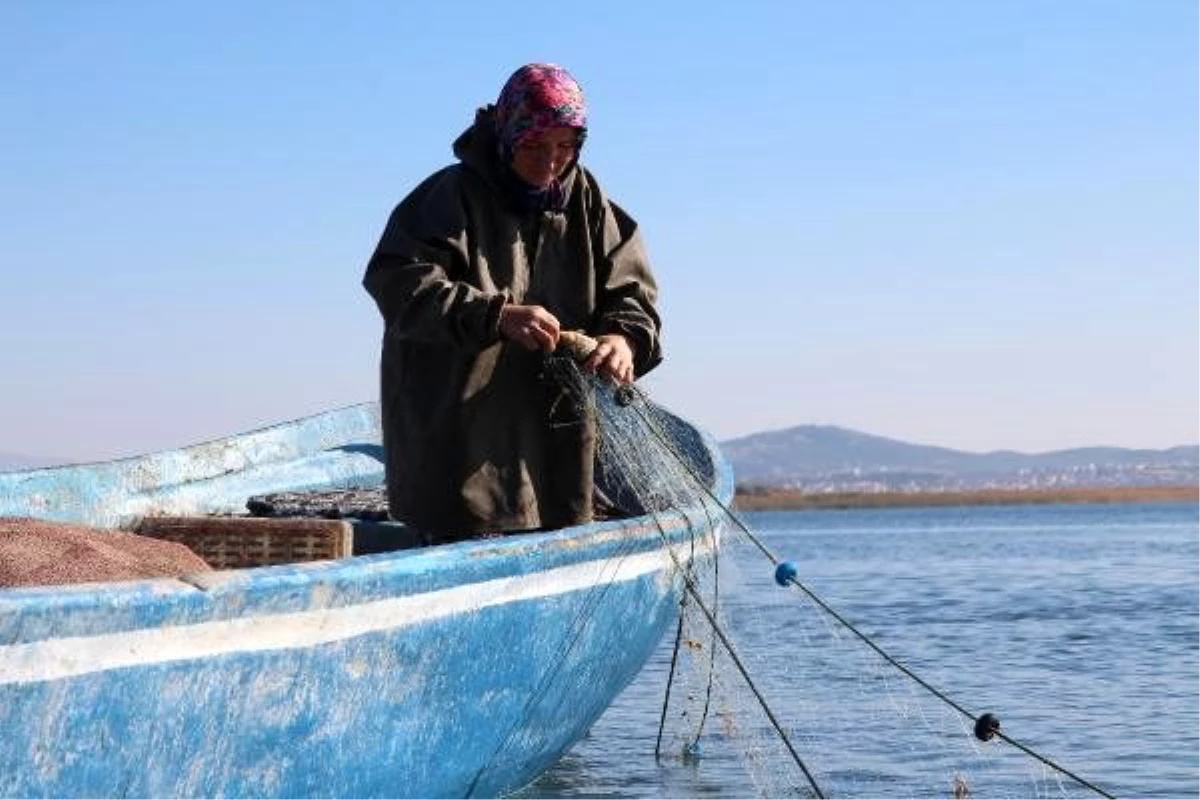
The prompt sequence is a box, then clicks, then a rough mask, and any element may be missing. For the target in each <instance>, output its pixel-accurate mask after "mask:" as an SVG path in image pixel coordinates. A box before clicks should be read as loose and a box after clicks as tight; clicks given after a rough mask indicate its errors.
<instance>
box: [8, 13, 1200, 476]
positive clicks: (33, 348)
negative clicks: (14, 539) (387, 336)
mask: <svg viewBox="0 0 1200 800" xmlns="http://www.w3.org/2000/svg"><path fill="white" fill-rule="evenodd" d="M1197 28H1198V20H1197V6H1196V3H1195V2H1191V1H1189V2H1183V1H1182V0H1178V1H1176V0H1154V2H1141V1H1140V0H1127V1H1126V2H1104V0H1056V1H1055V2H1019V1H1012V0H1005V1H1004V2H1000V1H999V0H996V1H995V2H957V1H954V2H952V1H950V0H947V2H920V1H918V0H913V1H912V2H894V3H893V2H882V1H881V0H875V1H874V2H836V3H834V2H816V0H792V1H790V2H778V3H770V2H747V3H738V4H721V5H720V6H706V5H704V4H696V3H691V2H689V3H671V2H663V3H648V2H629V3H625V2H610V3H605V4H602V5H600V6H589V7H586V8H585V7H578V8H576V7H575V6H572V5H570V4H567V5H560V6H554V5H545V4H542V5H536V4H535V5H528V4H511V3H491V2H487V3H484V2H481V3H454V2H443V3H402V2H366V1H365V0H351V1H350V2H338V3H333V2H320V3H318V2H283V1H282V0H278V1H277V2H271V1H269V0H260V1H259V2H249V3H244V2H220V1H218V0H205V2H182V1H180V2H165V3H164V2H132V0H113V2H107V3H93V2H71V1H70V0H55V1H54V2H35V0H10V2H5V3H2V4H0V87H2V91H0V96H3V98H4V101H3V105H2V108H3V110H0V341H2V342H4V346H3V348H2V350H0V352H2V355H0V387H2V388H0V451H8V452H17V453H24V454H27V455H49V456H59V457H69V458H76V459H98V458H107V457H116V456H123V455H131V454H135V453H138V452H142V451H146V450H154V449H160V448H166V447H173V446H177V445H183V444H189V443H192V442H195V441H200V440H205V439H210V438H214V437H217V436H221V435H224V434H226V433H232V432H235V431H240V430H246V429H250V428H254V427H259V426H262V425H266V424H271V423H273V422H277V421H282V420H284V419H292V418H296V417H299V416H303V415H306V414H309V413H314V412H317V411H320V410H323V409H326V408H330V407H334V406H340V405H347V404H351V403H355V402H359V401H362V400H368V399H372V398H374V397H375V396H376V392H377V385H376V374H377V373H376V365H377V362H378V346H379V335H380V332H381V323H380V320H379V319H378V316H377V313H376V311H375V308H374V306H373V304H372V303H371V302H370V299H369V298H368V296H367V295H366V294H365V292H363V290H362V289H361V286H360V280H361V276H362V271H363V268H364V266H365V264H366V261H367V258H368V257H369V255H370V253H371V250H372V249H373V247H374V245H375V242H376V240H377V239H378V236H379V233H380V232H381V230H382V226H383V223H384V221H385V219H386V217H387V215H388V213H389V211H390V210H391V208H392V206H393V205H394V204H395V203H396V202H397V201H398V200H399V199H400V198H401V197H403V195H404V194H405V193H406V192H407V191H408V190H409V189H411V188H412V187H413V186H415V185H416V183H417V182H419V181H420V180H421V179H422V178H424V177H425V176H426V175H427V174H428V173H430V172H432V171H433V170H435V169H438V168H439V167H441V166H443V165H445V164H446V163H448V162H449V160H450V158H451V154H450V142H451V141H452V139H453V138H454V137H455V136H456V135H457V134H458V133H459V132H460V131H461V130H462V129H463V128H464V127H465V126H466V125H467V124H468V123H469V121H470V120H471V117H472V115H473V112H474V109H475V108H476V107H477V106H479V105H482V104H484V103H487V102H490V101H491V100H493V99H494V97H495V95H496V93H497V92H498V90H499V88H500V86H501V84H502V83H503V81H504V79H505V78H506V77H507V76H508V74H509V73H510V72H511V71H512V70H513V69H515V68H516V67H517V66H519V65H520V64H522V63H525V62H529V61H554V62H557V63H560V64H563V65H564V66H566V67H568V68H569V69H570V70H571V71H572V72H573V73H574V74H575V75H576V77H577V78H578V79H579V80H580V82H581V83H582V85H583V87H584V91H585V93H586V95H587V97H588V101H589V109H590V116H591V126H590V127H591V135H590V137H589V139H588V144H587V149H586V151H585V154H584V160H585V162H586V163H587V164H588V165H589V166H590V167H591V168H592V169H593V171H595V172H596V173H597V174H598V176H599V177H600V179H601V181H602V182H603V183H604V184H605V185H606V188H607V190H608V192H609V193H610V194H611V195H612V197H613V198H614V199H616V201H617V202H619V203H620V204H622V205H623V206H624V207H625V208H626V209H627V210H628V211H629V212H630V213H632V214H633V215H634V217H635V218H637V219H638V220H639V222H640V224H641V226H642V229H643V233H644V235H645V238H646V241H647V244H648V247H649V249H650V253H651V256H652V258H653V261H654V265H655V269H656V271H657V274H658V276H659V280H660V283H661V290H662V311H663V315H664V318H665V334H664V335H665V343H666V348H667V361H666V362H665V363H664V365H663V366H662V367H660V369H659V370H658V371H657V372H656V373H655V374H654V375H652V376H651V377H650V378H649V379H648V380H647V382H646V383H645V387H646V389H647V390H648V391H649V392H650V393H651V395H652V396H654V397H656V398H657V399H658V400H659V401H661V402H663V403H664V404H666V405H668V406H669V407H671V408H673V409H674V410H676V411H678V412H680V413H682V414H684V415H685V416H687V417H689V418H691V419H692V420H694V421H696V422H698V423H700V424H701V425H703V426H705V427H706V428H708V429H709V430H710V431H712V432H713V433H714V434H716V435H717V436H718V437H720V438H722V439H724V438H730V437H733V436H738V435H743V434H747V433H752V432H757V431H761V430H770V429H777V428H785V427H790V426H792V425H798V424H803V423H825V424H836V425H842V426H846V427H851V428H856V429H859V430H863V431H866V432H869V433H875V434H879V435H883V436H890V437H894V438H899V439H905V440H908V441H915V442H920V443H925V444H936V445H943V446H948V447H956V448H962V449H967V450H990V449H999V448H1012V449H1018V450H1025V451H1035V452H1040V451H1044V450H1051V449H1058V448H1064V447H1072V446H1083V445H1098V444H1111V445H1122V446H1131V447H1164V446H1170V445H1174V444H1184V443H1194V442H1196V441H1197V440H1198V439H1200V435H1198V431H1197V427H1198V423H1197V418H1198V415H1200V376H1198V366H1197V364H1198V363H1200V317H1198V310H1200V287H1198V274H1200V271H1198V260H1200V259H1198V239H1200V236H1198V228H1197V219H1198V214H1200V207H1198V170H1200V165H1198V159H1197V144H1198V130H1197V97H1198V86H1197Z"/></svg>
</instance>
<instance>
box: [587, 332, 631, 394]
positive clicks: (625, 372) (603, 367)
mask: <svg viewBox="0 0 1200 800" xmlns="http://www.w3.org/2000/svg"><path fill="white" fill-rule="evenodd" d="M583 368H584V370H586V371H587V372H598V373H600V374H601V375H607V376H608V377H610V378H612V379H613V380H614V381H616V382H617V383H632V382H633V348H632V347H630V346H629V340H628V339H626V338H625V337H624V336H622V335H621V334H619V333H606V334H604V335H603V336H597V337H596V349H595V350H593V351H592V354H591V355H590V356H588V359H587V361H585V362H583Z"/></svg>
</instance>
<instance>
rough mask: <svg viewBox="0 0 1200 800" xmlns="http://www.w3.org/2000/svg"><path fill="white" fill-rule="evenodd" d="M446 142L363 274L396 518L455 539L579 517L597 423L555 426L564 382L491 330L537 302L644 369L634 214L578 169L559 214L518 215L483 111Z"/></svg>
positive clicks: (653, 332)
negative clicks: (450, 144) (509, 307)
mask: <svg viewBox="0 0 1200 800" xmlns="http://www.w3.org/2000/svg"><path fill="white" fill-rule="evenodd" d="M454 153H455V155H456V156H458V158H459V159H460V163H458V164H454V165H452V166H449V167H446V168H444V169H442V170H440V171H439V172H437V173H435V174H434V175H432V176H431V177H429V178H428V179H426V180H425V181H424V182H423V183H421V185H420V186H418V187H417V188H416V189H415V190H413V192H412V193H411V194H409V195H408V196H407V197H406V198H404V200H403V201H401V203H400V204H399V205H398V206H397V207H396V209H395V210H394V211H393V212H392V215H391V218H390V219H389V220H388V224H387V228H386V229H385V230H384V232H383V236H382V238H381V239H380V241H379V245H378V247H377V248H376V250H375V253H374V255H373V256H372V257H371V261H370V263H369V265H368V266H367V271H366V276H365V277H364V278H363V285H364V286H365V287H366V289H367V291H368V292H370V293H371V296H372V297H373V298H374V299H375V302H376V303H377V304H378V306H379V310H380V313H381V314H382V315H383V320H384V326H385V329H384V336H383V357H382V361H381V365H380V366H381V370H380V371H381V404H382V411H383V436H384V448H385V451H386V453H387V482H388V503H389V507H390V511H391V515H392V516H393V517H394V518H396V519H399V520H403V521H406V522H409V523H412V524H414V525H416V526H417V527H419V528H421V529H423V530H428V531H433V532H436V533H438V534H440V535H442V536H448V537H450V538H457V537H465V536H469V535H471V534H475V533H482V532H491V531H513V530H527V529H534V528H558V527H564V526H567V525H573V524H577V523H581V522H586V521H589V520H590V519H591V514H592V511H591V498H592V475H593V458H594V454H595V430H594V427H593V426H594V423H593V422H592V421H590V420H582V419H577V420H574V421H572V422H571V423H569V424H564V423H563V422H562V420H558V421H556V422H555V423H554V424H551V419H550V415H551V406H552V405H553V404H554V400H555V399H556V397H558V395H559V392H558V389H557V387H555V386H553V385H552V382H550V381H548V380H547V379H546V378H545V377H544V376H543V375H542V364H543V356H542V355H541V354H540V353H533V352H530V351H528V350H526V349H524V348H523V347H521V346H520V345H518V344H515V343H512V342H508V341H502V340H501V337H500V333H499V326H498V322H499V316H500V309H501V308H502V307H503V305H504V304H505V303H510V302H511V303H519V304H527V305H532V304H536V305H541V306H544V307H545V308H546V309H547V310H548V311H550V313H552V314H554V315H555V316H556V317H557V318H558V320H559V322H560V323H561V325H562V328H563V329H564V330H583V331H585V332H587V333H590V334H591V335H593V336H596V335H599V334H603V333H612V332H616V333H622V334H624V335H625V336H626V337H628V339H629V342H630V344H631V345H632V347H633V351H634V368H635V371H636V373H637V374H638V375H639V376H641V375H644V374H645V373H646V372H648V371H649V370H651V369H653V368H654V367H655V366H656V365H657V364H658V363H659V362H660V361H661V360H662V352H661V349H660V344H659V317H658V314H657V312H656V310H655V301H656V297H657V286H656V284H655V280H654V276H653V274H652V273H651V270H650V265H649V263H648V260H647V257H646V252H645V249H644V247H643V245H642V240H641V236H640V235H639V233H638V227H637V223H635V222H634V220H633V219H632V218H630V217H629V215H627V214H626V213H625V212H624V211H622V210H621V209H620V208H619V207H618V206H617V205H616V204H615V203H613V202H611V201H610V200H609V199H608V198H607V197H606V196H605V194H604V192H603V191H602V190H601V188H600V185H599V183H597V181H596V179H595V178H594V177H593V176H592V175H591V173H589V172H588V171H587V170H586V169H583V168H582V167H581V166H579V165H578V164H575V165H573V166H572V167H571V168H570V169H569V170H568V171H567V173H565V174H564V176H563V179H562V183H563V187H564V189H565V192H566V194H565V197H566V206H565V210H564V211H563V212H562V213H557V212H535V213H529V214H521V213H519V212H517V211H515V210H514V205H512V204H510V203H509V202H508V200H507V196H506V194H505V193H504V191H503V190H501V189H500V186H501V183H500V179H499V175H500V171H499V170H500V165H499V163H498V156H497V155H496V145H495V137H494V134H493V133H492V110H491V108H490V107H489V108H486V109H481V110H480V111H479V112H478V113H477V115H476V119H475V124H474V125H473V126H472V127H471V128H469V129H468V130H467V131H466V132H465V133H463V134H462V135H461V136H460V137H459V138H458V139H457V140H456V141H455V143H454ZM531 252H532V254H533V257H532V258H531V257H530V255H531ZM560 405H561V404H560Z"/></svg>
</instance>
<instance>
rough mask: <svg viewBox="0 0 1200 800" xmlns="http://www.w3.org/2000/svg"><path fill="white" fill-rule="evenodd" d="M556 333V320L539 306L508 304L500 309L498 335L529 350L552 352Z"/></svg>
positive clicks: (556, 341)
mask: <svg viewBox="0 0 1200 800" xmlns="http://www.w3.org/2000/svg"><path fill="white" fill-rule="evenodd" d="M558 331H559V325H558V318H557V317H555V316H554V315H553V314H551V313H550V312H549V311H547V310H546V309H544V308H542V307H541V306H519V305H514V304H512V303H508V304H506V305H505V306H504V308H502V309H500V334H501V335H502V336H503V337H504V338H505V339H509V340H511V341H514V342H516V343H517V344H519V345H521V346H522V347H525V348H527V349H529V350H543V351H545V352H547V353H552V352H554V348H556V347H558Z"/></svg>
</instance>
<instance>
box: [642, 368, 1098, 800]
mask: <svg viewBox="0 0 1200 800" xmlns="http://www.w3.org/2000/svg"><path fill="white" fill-rule="evenodd" d="M624 388H625V389H626V390H628V391H629V392H630V393H632V394H636V395H637V396H638V397H639V398H640V399H641V400H642V402H644V403H645V404H646V405H647V406H648V407H651V408H653V407H654V405H653V403H652V401H651V400H650V398H649V396H648V395H647V394H646V393H645V392H644V391H642V390H641V389H640V388H638V387H636V386H633V385H632V384H628V385H626V386H625V387H624ZM629 406H630V407H631V408H633V409H634V411H635V413H637V414H638V416H639V417H641V418H642V420H643V421H644V422H645V423H646V425H647V427H648V428H649V429H650V430H651V431H652V432H653V433H654V435H655V437H656V438H658V439H659V441H660V442H661V443H662V444H663V445H664V446H665V447H666V448H667V449H668V450H669V451H670V452H672V453H673V454H674V456H675V458H676V459H677V460H678V461H679V463H680V464H681V465H682V466H683V468H684V470H685V471H687V473H688V474H689V475H690V476H691V478H692V480H693V482H694V483H695V484H696V485H697V486H698V487H699V488H700V489H701V491H702V492H704V493H705V494H707V495H708V496H709V498H711V499H712V500H713V501H714V502H715V503H716V504H717V506H718V507H720V509H721V510H722V511H724V512H725V514H726V515H727V516H728V517H729V519H730V520H732V522H733V523H734V524H735V525H736V526H737V527H738V529H739V530H741V531H742V533H744V534H745V535H746V536H747V537H748V539H749V540H750V541H751V542H752V543H753V544H754V545H755V546H756V547H757V548H758V549H759V550H760V551H761V552H762V553H763V555H765V556H766V557H767V559H768V560H769V561H770V562H771V564H772V565H773V566H775V567H776V574H775V580H776V582H778V583H779V584H780V585H788V584H790V585H793V586H795V587H796V588H798V589H800V590H801V591H802V592H803V593H804V594H805V595H806V596H807V597H808V598H809V599H810V600H811V601H813V602H814V603H816V604H817V606H818V607H820V608H821V610H822V611H824V612H825V613H826V614H828V615H829V616H831V617H832V618H833V619H834V620H836V621H837V622H838V623H839V624H841V625H842V626H843V627H845V628H846V629H847V630H849V631H850V632H851V633H853V634H854V635H855V636H856V637H858V639H860V640H861V641H862V642H863V643H864V644H866V645H867V646H868V647H870V648H871V649H872V650H873V651H874V652H875V653H876V654H877V655H879V656H880V657H881V658H883V660H884V661H886V662H887V663H889V664H891V665H892V666H893V667H895V668H896V669H898V670H899V671H900V672H902V673H903V674H904V675H906V676H907V677H908V678H910V679H912V680H913V681H914V682H916V683H917V685H919V686H920V687H922V688H923V689H925V690H926V691H928V692H930V693H931V694H932V695H933V696H934V697H936V698H938V699H939V700H941V701H942V702H943V703H945V704H947V705H948V706H949V707H951V708H953V709H954V710H955V711H957V712H958V713H959V714H962V715H963V716H965V717H967V718H968V719H971V720H973V721H974V722H975V734H976V736H977V737H978V738H979V739H981V740H983V741H987V740H988V739H990V738H992V737H996V738H999V739H1001V740H1002V741H1004V742H1007V743H1008V744H1011V745H1012V746H1013V747H1016V748H1017V749H1018V750H1020V751H1021V752H1023V753H1025V754H1026V755H1028V756H1030V757H1032V758H1034V759H1036V760H1037V761H1039V762H1041V763H1042V764H1044V765H1045V766H1047V767H1050V768H1051V769H1053V770H1056V771H1057V772H1059V773H1061V774H1062V775H1065V776H1067V777H1069V778H1071V779H1072V780H1074V781H1076V782H1077V783H1078V784H1080V785H1081V786H1084V787H1086V788H1087V789H1090V790H1091V791H1093V792H1095V793H1096V794H1098V795H1100V796H1101V797H1105V798H1110V799H1111V798H1113V797H1114V796H1113V795H1111V794H1109V793H1108V792H1106V791H1105V790H1104V789H1102V788H1100V787H1099V786H1097V785H1096V784H1094V783H1092V782H1091V781H1088V780H1086V779H1084V778H1082V777H1081V776H1079V775H1077V774H1075V773H1074V772H1072V771H1071V770H1069V769H1067V768H1066V767H1064V766H1062V765H1060V764H1058V763H1056V762H1054V761H1053V760H1051V759H1049V758H1047V757H1046V756H1043V755H1041V754H1040V753H1038V752H1036V751H1035V750H1033V749H1032V748H1030V747H1028V746H1027V745H1025V744H1023V743H1021V742H1019V741H1017V740H1016V739H1013V738H1012V737H1010V736H1008V735H1007V734H1005V733H1003V732H1002V731H1001V730H1000V724H999V721H998V720H997V719H996V718H995V717H994V716H993V715H991V714H983V715H979V716H977V715H975V714H972V713H971V712H970V711H967V710H966V709H965V708H964V707H963V706H961V705H960V704H959V703H957V702H955V701H954V700H953V699H952V698H950V697H949V696H947V695H946V694H945V693H943V692H941V691H940V690H938V689H937V688H936V687H934V686H933V685H931V684H930V683H929V682H927V681H925V680H924V679H922V678H921V677H920V676H918V675H917V674H916V673H914V672H913V671H912V670H910V669H909V668H908V667H906V666H904V665H903V664H901V663H900V662H899V661H897V660H896V659H895V658H894V657H892V656H891V655H890V654H888V653H887V652H886V651H884V650H883V648H881V647H880V646H879V645H877V644H875V642H874V641H873V640H872V639H871V638H870V637H868V636H867V635H866V634H864V633H862V632H861V631H859V630H858V628H857V627H855V626H854V625H853V624H852V623H851V622H850V621H849V620H847V619H846V618H845V617H843V616H842V615H841V614H839V613H838V612H837V611H835V610H834V609H833V608H832V607H831V606H830V605H829V604H828V603H826V602H825V601H824V600H822V599H821V598H820V597H819V596H818V595H817V594H816V593H815V592H814V591H813V590H812V589H810V588H809V587H808V586H806V585H805V584H804V583H802V582H801V581H800V580H799V578H798V577H797V573H796V568H795V565H793V564H792V563H791V562H788V561H781V560H780V559H779V558H778V557H777V556H776V555H775V554H774V553H773V552H771V550H770V548H768V547H767V546H766V544H765V543H764V542H763V541H762V540H761V539H760V538H759V537H758V536H757V535H756V534H755V533H754V531H752V530H751V529H750V528H749V526H747V525H746V524H745V523H744V522H743V521H742V520H741V518H740V517H738V515H737V514H736V513H735V512H734V511H733V509H732V508H730V507H729V506H727V505H726V504H725V503H723V502H721V499H720V498H719V497H717V496H716V494H715V493H714V492H713V490H712V489H710V488H709V486H708V485H707V483H706V482H705V481H704V480H703V478H702V477H701V476H700V475H698V474H697V473H696V471H695V470H694V469H693V468H692V466H691V465H690V464H689V463H688V462H687V459H686V458H685V457H684V456H683V454H681V453H679V451H678V449H677V448H676V447H675V444H674V442H673V441H672V440H671V438H670V436H669V435H668V434H667V433H666V432H665V431H663V430H662V429H661V426H660V425H658V423H657V422H656V421H655V420H652V419H651V418H650V417H648V416H647V415H645V414H644V413H643V412H642V410H641V409H639V408H638V407H637V404H636V403H629ZM684 580H685V581H687V580H688V576H686V575H685V576H684ZM688 588H689V589H691V585H690V584H689V587H688ZM700 608H701V610H702V611H704V613H705V616H707V617H708V618H709V621H710V623H711V624H712V625H713V627H714V629H716V630H717V633H718V635H720V637H721V640H722V641H723V642H726V641H727V640H726V638H725V634H724V632H723V631H721V630H720V629H719V628H718V627H717V622H716V620H715V619H714V618H713V617H712V616H711V614H710V613H709V611H708V609H707V608H705V607H704V605H703V603H700ZM726 648H727V650H728V652H729V653H730V655H731V656H732V657H733V659H734V661H735V663H738V667H739V669H741V664H740V662H739V660H738V658H737V656H736V655H734V654H733V651H732V649H729V648H730V646H729V645H728V644H726ZM743 677H745V678H746V680H747V682H748V683H749V677H748V676H746V674H745V673H744V672H743ZM750 688H751V690H752V691H754V693H755V696H756V697H759V700H760V702H764V701H763V700H762V698H761V697H760V696H759V694H758V691H757V690H756V689H755V687H754V686H753V684H751V685H750ZM763 709H764V710H765V711H766V712H767V714H768V716H769V717H771V719H772V722H774V716H773V715H772V714H771V712H770V710H769V709H767V707H766V705H765V702H764V705H763ZM776 728H777V730H778V726H776ZM781 733H782V731H781ZM784 744H785V745H786V746H787V747H788V749H789V750H792V749H793V748H792V747H791V744H790V742H788V741H787V739H786V737H785V739H784ZM802 769H803V767H802ZM804 772H805V774H806V775H807V774H808V771H807V769H804ZM814 789H815V785H814Z"/></svg>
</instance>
